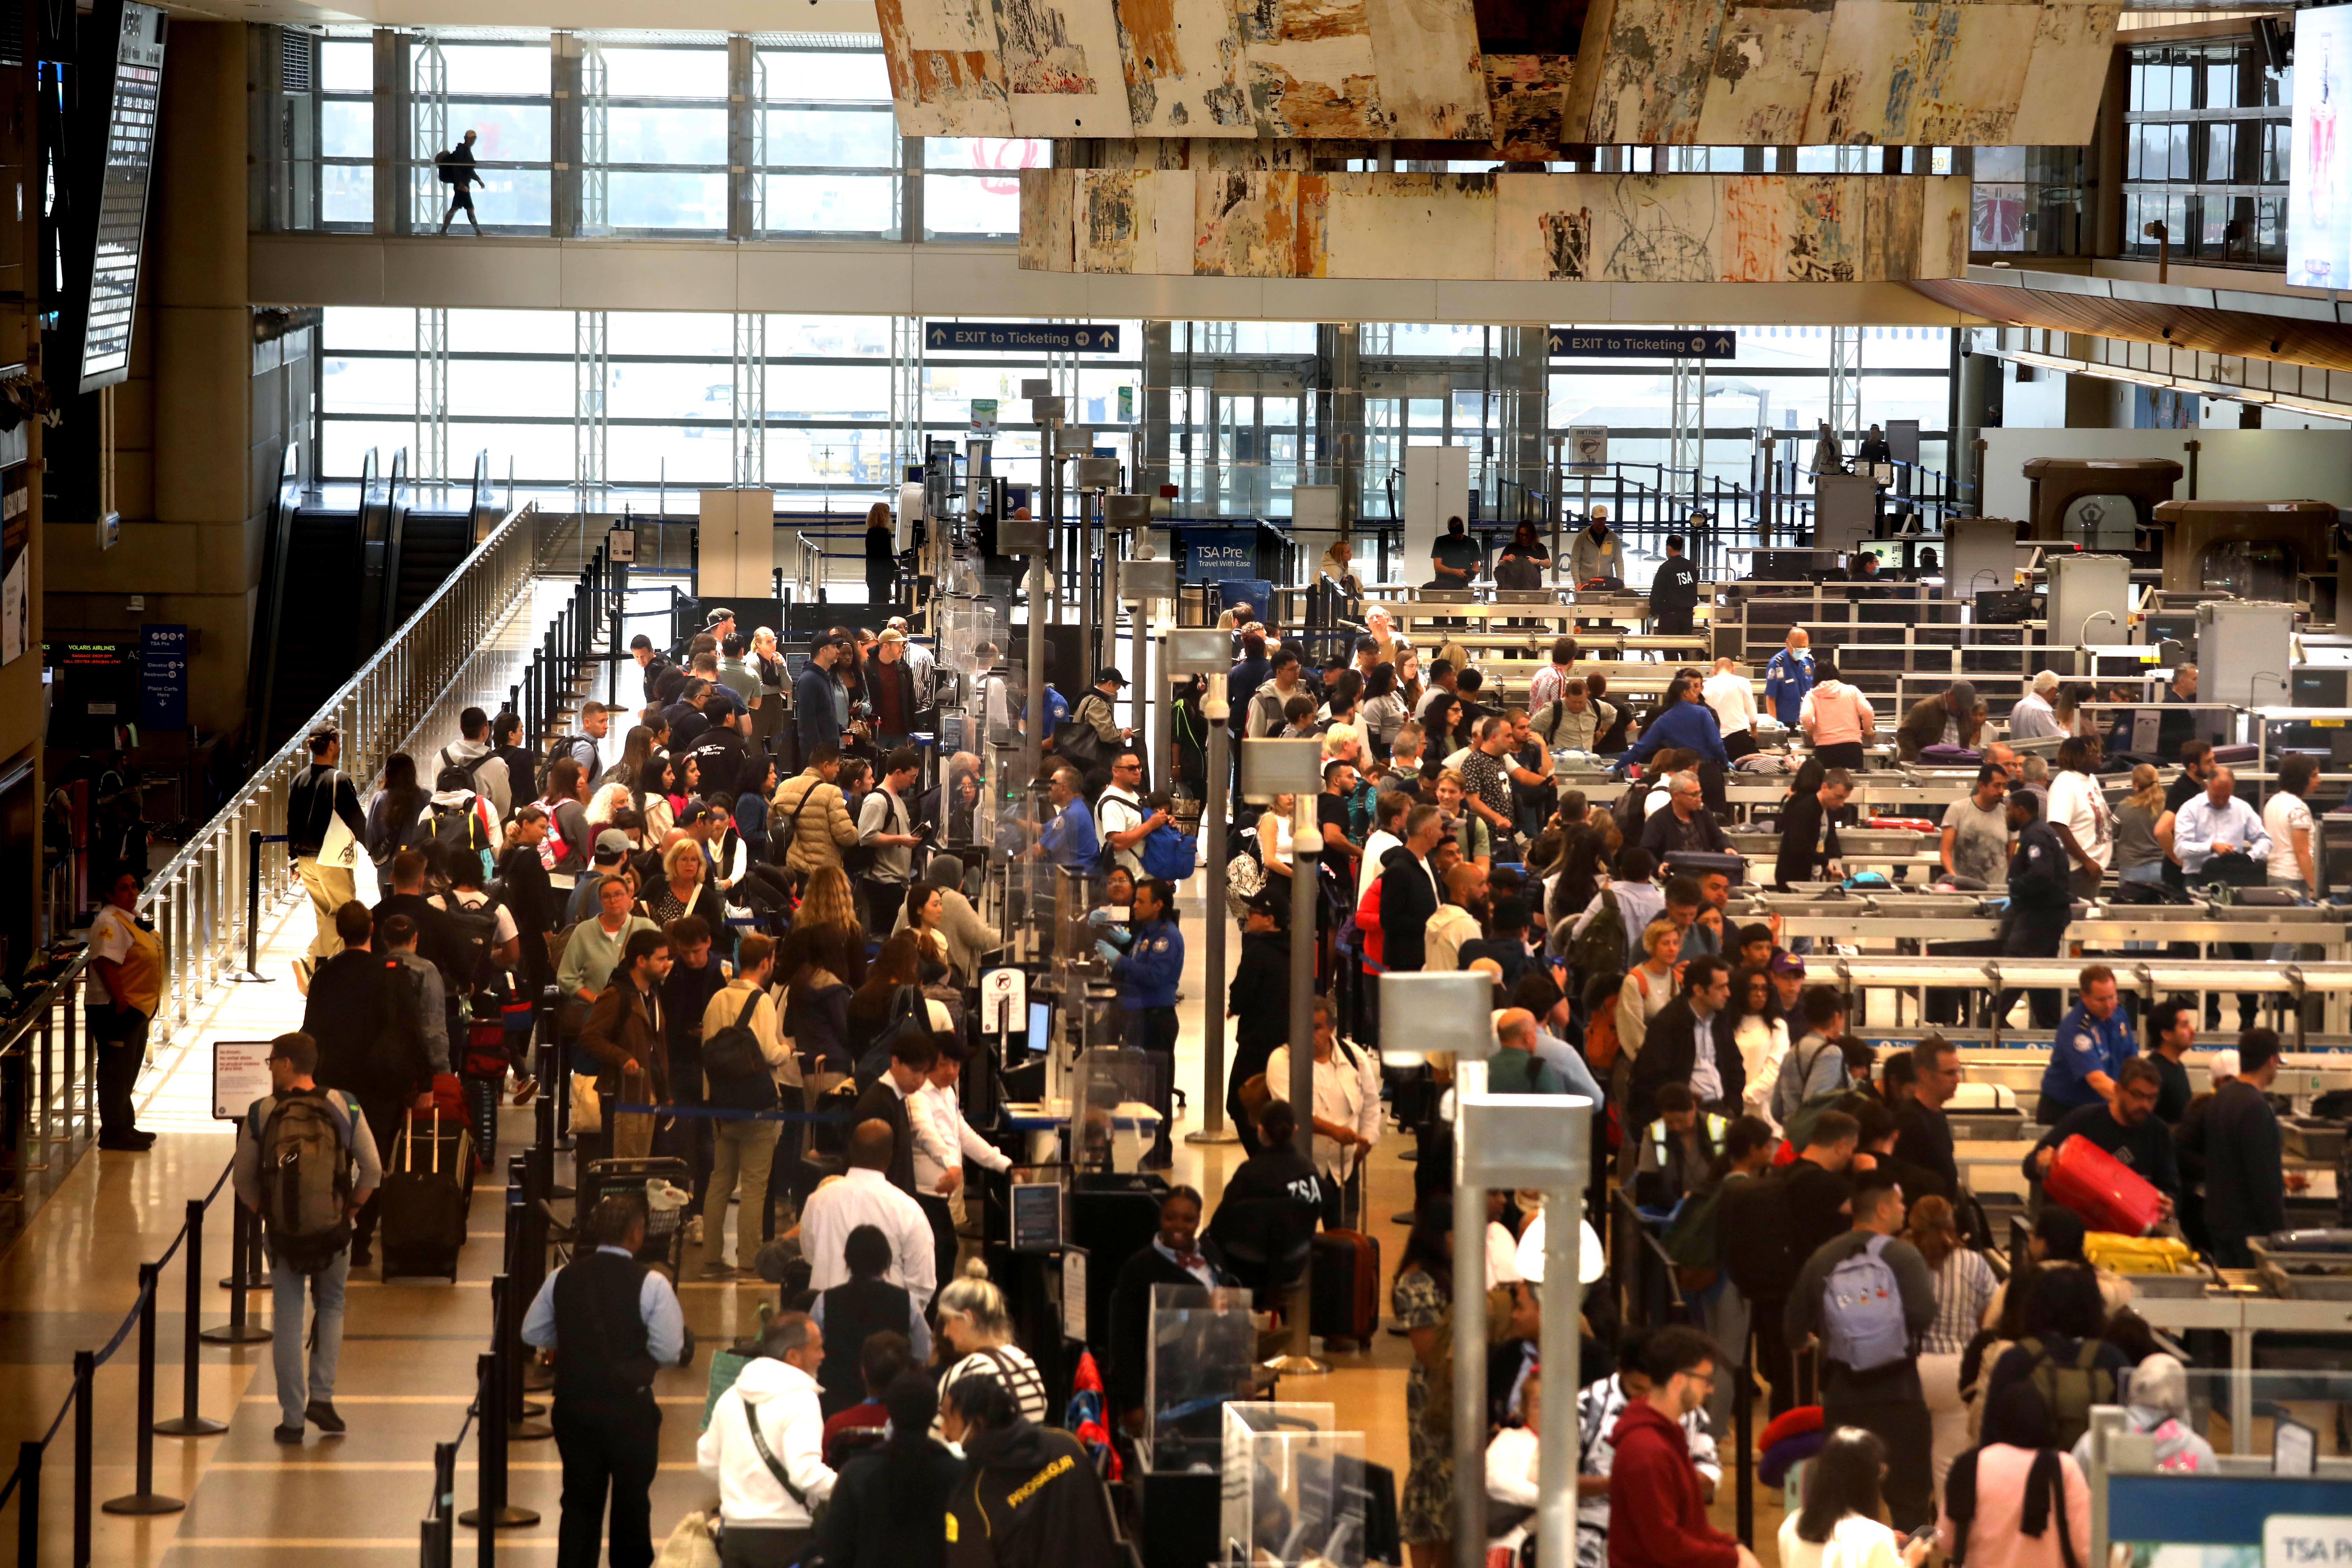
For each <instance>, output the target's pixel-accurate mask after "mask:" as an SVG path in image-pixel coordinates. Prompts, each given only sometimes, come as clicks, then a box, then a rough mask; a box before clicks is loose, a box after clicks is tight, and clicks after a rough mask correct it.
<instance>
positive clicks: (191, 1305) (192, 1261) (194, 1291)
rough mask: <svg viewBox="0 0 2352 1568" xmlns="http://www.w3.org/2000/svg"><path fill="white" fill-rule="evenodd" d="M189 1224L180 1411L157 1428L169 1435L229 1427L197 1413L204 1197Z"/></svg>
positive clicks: (191, 1210)
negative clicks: (198, 1327) (198, 1326)
mask: <svg viewBox="0 0 2352 1568" xmlns="http://www.w3.org/2000/svg"><path fill="white" fill-rule="evenodd" d="M232 1201H233V1200H232ZM239 1206H240V1207H242V1206H243V1205H239ZM186 1228H187V1237H188V1239H187V1247H188V1261H187V1264H186V1267H185V1269H184V1272H185V1274H186V1276H187V1281H188V1297H187V1301H188V1304H187V1309H186V1310H185V1311H184V1313H183V1314H182V1316H183V1317H184V1319H185V1320H186V1321H185V1322H184V1324H183V1326H182V1330H181V1336H180V1340H181V1345H180V1413H179V1414H178V1415H174V1416H173V1417H171V1418H170V1419H169V1420H164V1421H158V1422H156V1423H155V1430H156V1431H157V1432H158V1433H160V1434H162V1435H163V1436H166V1437H212V1436H218V1435H219V1434H221V1433H223V1432H226V1431H227V1430H228V1424H227V1423H226V1422H223V1421H212V1420H207V1419H206V1418H205V1417H204V1416H202V1415H197V1414H196V1397H197V1394H196V1374H197V1373H199V1372H201V1371H202V1370H203V1366H202V1363H201V1361H200V1359H199V1357H198V1353H197V1352H198V1348H199V1347H200V1346H201V1345H202V1344H203V1338H202V1336H201V1333H200V1332H199V1331H198V1329H197V1326H196V1325H197V1324H198V1323H199V1322H201V1321H203V1319H204V1315H205V1200H204V1199H202V1198H190V1199H189V1200H188V1218H187V1226H186Z"/></svg>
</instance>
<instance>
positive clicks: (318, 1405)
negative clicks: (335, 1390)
mask: <svg viewBox="0 0 2352 1568" xmlns="http://www.w3.org/2000/svg"><path fill="white" fill-rule="evenodd" d="M302 1415H303V1418H304V1419H305V1420H307V1421H309V1422H310V1425H311V1426H316V1427H317V1428H318V1429H319V1430H320V1431H321V1432H324V1433H325V1434H327V1436H330V1437H340V1436H342V1435H343V1418H342V1417H341V1416H340V1415H336V1414H335V1405H334V1402H333V1401H332V1400H329V1399H314V1400H312V1401H310V1408H309V1409H307V1410H305V1411H303V1412H302Z"/></svg>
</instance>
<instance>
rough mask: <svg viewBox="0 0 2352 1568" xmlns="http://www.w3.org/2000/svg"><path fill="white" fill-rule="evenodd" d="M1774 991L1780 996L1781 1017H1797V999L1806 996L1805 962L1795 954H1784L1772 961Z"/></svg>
mask: <svg viewBox="0 0 2352 1568" xmlns="http://www.w3.org/2000/svg"><path fill="white" fill-rule="evenodd" d="M1772 989H1773V991H1774V992H1775V993H1776V994H1778V995H1779V997H1780V1016H1782V1017H1784V1018H1793V1017H1795V1016H1797V999H1798V998H1799V997H1801V996H1802V995H1803V994H1805V961H1804V960H1803V959H1801V958H1799V957H1798V956H1797V955H1796V954H1795V953H1793V952H1784V953H1781V954H1780V955H1779V956H1778V957H1776V958H1774V959H1773V960H1772Z"/></svg>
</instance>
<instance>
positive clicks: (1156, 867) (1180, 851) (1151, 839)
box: [1137, 822, 1201, 882]
mask: <svg viewBox="0 0 2352 1568" xmlns="http://www.w3.org/2000/svg"><path fill="white" fill-rule="evenodd" d="M1137 848H1138V850H1139V858H1140V859H1141V860H1142V861H1143V874H1144V875H1145V876H1147V877H1158V878H1160V879H1164V880H1167V881H1171V882H1181V881H1182V880H1183V879H1185V878H1187V877H1189V876H1191V875H1192V873H1193V871H1194V870H1195V869H1197V868H1198V867H1199V864H1200V858H1201V836H1200V835H1199V834H1197V833H1179V832H1177V831H1176V825H1175V824H1174V823H1172V822H1163V823H1161V824H1160V826H1157V827H1155V828H1153V829H1152V830H1151V831H1150V833H1148V834H1146V835H1145V836H1144V839H1143V842H1142V843H1141V844H1140V845H1139V846H1138V847H1137Z"/></svg>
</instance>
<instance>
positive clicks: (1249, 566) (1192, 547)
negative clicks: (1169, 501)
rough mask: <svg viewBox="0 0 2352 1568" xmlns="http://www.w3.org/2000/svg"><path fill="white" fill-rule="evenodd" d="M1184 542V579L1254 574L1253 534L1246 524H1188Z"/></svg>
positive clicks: (1204, 580) (1213, 579)
mask: <svg viewBox="0 0 2352 1568" xmlns="http://www.w3.org/2000/svg"><path fill="white" fill-rule="evenodd" d="M1180 537H1181V538H1182V540H1183V542H1184V580H1185V581H1186V582H1188V583H1222V582H1225V581H1227V580H1228V579H1231V578H1236V577H1252V576H1255V574H1256V567H1257V535H1256V533H1255V531H1252V530H1250V529H1246V528H1188V529H1185V530H1183V531H1181V535H1180Z"/></svg>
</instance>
